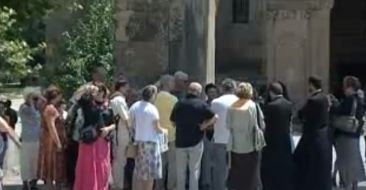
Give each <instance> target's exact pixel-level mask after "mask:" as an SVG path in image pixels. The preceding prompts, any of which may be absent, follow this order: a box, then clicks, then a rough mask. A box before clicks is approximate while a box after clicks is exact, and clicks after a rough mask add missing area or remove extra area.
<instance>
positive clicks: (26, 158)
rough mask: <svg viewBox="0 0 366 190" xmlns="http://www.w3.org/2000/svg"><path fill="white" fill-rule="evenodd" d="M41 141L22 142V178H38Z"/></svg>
mask: <svg viewBox="0 0 366 190" xmlns="http://www.w3.org/2000/svg"><path fill="white" fill-rule="evenodd" d="M38 154H39V142H22V147H21V150H20V168H21V170H20V171H21V176H22V179H23V180H24V181H25V180H33V179H37V168H38V167H37V166H38Z"/></svg>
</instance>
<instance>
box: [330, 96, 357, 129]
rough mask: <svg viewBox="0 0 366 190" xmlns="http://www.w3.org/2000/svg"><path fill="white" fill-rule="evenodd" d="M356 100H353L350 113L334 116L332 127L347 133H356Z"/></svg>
mask: <svg viewBox="0 0 366 190" xmlns="http://www.w3.org/2000/svg"><path fill="white" fill-rule="evenodd" d="M356 109H357V100H354V101H353V106H352V111H351V115H349V116H337V117H335V118H334V121H333V127H334V128H336V129H338V130H340V131H343V132H347V133H357V132H358V130H359V127H360V126H359V121H358V119H357V118H356Z"/></svg>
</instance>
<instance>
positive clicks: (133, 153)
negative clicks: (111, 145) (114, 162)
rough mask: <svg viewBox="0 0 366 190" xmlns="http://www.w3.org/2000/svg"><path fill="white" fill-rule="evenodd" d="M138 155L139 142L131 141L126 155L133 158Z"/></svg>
mask: <svg viewBox="0 0 366 190" xmlns="http://www.w3.org/2000/svg"><path fill="white" fill-rule="evenodd" d="M136 156H137V144H134V143H129V144H128V145H127V149H126V157H127V158H132V159H133V158H136Z"/></svg>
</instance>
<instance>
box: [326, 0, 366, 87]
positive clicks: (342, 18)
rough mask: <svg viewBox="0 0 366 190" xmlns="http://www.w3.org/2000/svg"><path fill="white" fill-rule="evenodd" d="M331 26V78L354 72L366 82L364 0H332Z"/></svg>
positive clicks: (337, 78)
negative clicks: (333, 2)
mask: <svg viewBox="0 0 366 190" xmlns="http://www.w3.org/2000/svg"><path fill="white" fill-rule="evenodd" d="M330 28H331V32H330V33H331V73H332V75H331V81H334V82H336V83H338V84H339V83H340V81H341V79H342V78H343V76H344V75H356V76H357V77H359V78H361V80H362V81H363V83H366V75H365V70H366V56H365V55H366V1H365V0H335V4H334V7H333V10H332V14H331V27H330ZM333 88H336V89H337V87H333Z"/></svg>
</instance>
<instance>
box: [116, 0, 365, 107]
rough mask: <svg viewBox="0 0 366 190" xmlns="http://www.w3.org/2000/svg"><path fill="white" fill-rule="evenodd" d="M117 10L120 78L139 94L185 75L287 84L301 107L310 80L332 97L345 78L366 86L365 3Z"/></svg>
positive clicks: (269, 0) (172, 3) (169, 2)
mask: <svg viewBox="0 0 366 190" xmlns="http://www.w3.org/2000/svg"><path fill="white" fill-rule="evenodd" d="M345 5H348V6H345ZM117 7H118V11H117V17H116V18H117V22H118V28H117V32H116V47H117V48H116V55H117V63H118V66H119V72H120V73H123V74H124V75H127V76H129V77H130V78H131V79H132V80H133V82H135V83H136V84H137V85H140V86H142V85H145V84H147V83H150V82H153V81H155V80H156V79H158V77H159V75H161V74H162V73H173V72H174V71H176V70H183V71H186V72H188V73H189V74H190V75H191V77H192V79H193V80H198V81H201V82H204V83H205V82H213V81H215V80H216V81H217V80H220V79H222V78H223V77H225V76H230V77H233V78H236V79H239V80H249V81H254V82H255V83H265V82H267V81H272V80H281V81H283V82H284V83H286V84H287V85H288V87H289V91H290V94H291V96H292V97H293V99H294V100H295V101H301V100H303V99H304V98H305V97H306V95H307V78H308V77H309V76H311V75H318V76H320V77H322V78H323V80H324V84H325V86H326V89H327V90H328V89H329V86H330V84H332V83H333V82H334V81H339V79H340V78H341V77H342V76H343V75H345V74H353V73H355V72H356V74H357V75H358V76H359V77H361V78H362V77H364V78H363V79H364V80H366V77H365V76H366V73H362V70H363V72H365V69H366V67H365V65H366V58H364V57H365V56H364V55H366V54H365V53H366V41H365V40H366V1H365V0H117ZM347 32H348V33H347ZM352 32H353V33H352ZM343 45H347V46H345V47H347V48H348V49H344V48H343V47H342V46H343ZM346 63H347V64H346ZM356 63H357V64H356ZM340 65H341V66H340ZM345 65H346V66H345ZM342 68H343V69H342ZM349 68H353V69H349ZM358 68H359V69H358ZM360 68H363V69H360Z"/></svg>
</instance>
